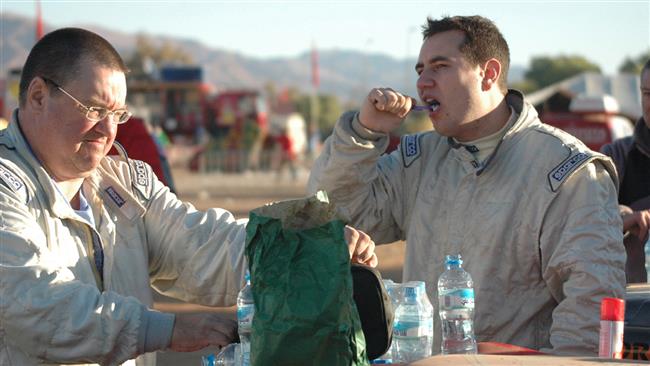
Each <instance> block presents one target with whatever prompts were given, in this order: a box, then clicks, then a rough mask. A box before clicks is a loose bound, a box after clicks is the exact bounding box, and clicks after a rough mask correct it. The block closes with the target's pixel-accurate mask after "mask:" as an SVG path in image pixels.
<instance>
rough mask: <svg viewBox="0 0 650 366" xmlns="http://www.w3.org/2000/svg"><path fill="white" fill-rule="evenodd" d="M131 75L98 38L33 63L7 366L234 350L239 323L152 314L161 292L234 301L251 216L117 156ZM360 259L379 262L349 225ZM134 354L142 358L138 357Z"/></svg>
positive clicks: (12, 262) (22, 145) (54, 45)
mask: <svg viewBox="0 0 650 366" xmlns="http://www.w3.org/2000/svg"><path fill="white" fill-rule="evenodd" d="M126 72H127V69H126V67H125V65H124V62H123V60H122V59H121V57H120V56H119V54H118V53H117V51H116V50H115V49H114V48H113V46H112V45H110V44H109V43H108V42H107V41H106V40H105V39H103V38H102V37H100V36H98V35H97V34H94V33H92V32H89V31H86V30H83V29H77V28H66V29H60V30H56V31H54V32H52V33H49V34H48V35H46V36H44V37H43V38H41V39H40V40H39V41H38V43H37V44H36V45H35V46H34V48H33V49H32V50H31V52H30V54H29V56H28V57H27V61H26V62H25V65H24V68H23V73H22V76H21V81H20V102H19V108H18V109H17V110H15V111H14V113H13V117H12V122H11V123H10V124H9V127H8V128H7V129H5V130H3V131H2V132H0V334H1V335H2V336H1V337H0V364H1V365H3V366H4V365H17V366H25V365H36V364H43V363H46V364H48V365H52V364H86V363H93V364H94V363H98V364H102V365H117V364H121V363H124V362H127V361H128V360H133V359H135V362H133V361H128V364H129V365H133V364H136V365H151V366H153V365H155V363H156V361H155V354H154V353H150V352H153V351H157V350H172V351H180V352H184V351H195V350H199V349H201V348H203V347H206V346H208V345H216V346H224V345H226V344H229V343H231V342H232V341H233V340H234V339H235V337H236V334H237V323H236V322H235V321H233V320H230V319H226V318H223V317H221V316H220V315H218V314H215V313H190V314H176V315H175V314H171V313H163V312H158V311H155V310H153V309H152V305H153V295H152V293H151V287H150V286H153V287H154V288H155V289H156V290H157V291H159V292H160V293H162V294H164V295H167V296H170V297H173V298H176V299H180V300H183V301H187V302H192V303H197V304H202V305H208V306H230V305H233V304H235V302H236V298H237V294H238V292H239V290H240V289H241V287H242V286H243V284H244V273H245V269H246V263H245V259H244V245H245V238H246V232H245V225H246V220H235V218H234V217H233V216H232V215H231V214H230V213H229V212H227V211H225V210H222V209H209V210H207V211H203V212H201V211H197V210H196V209H195V208H194V207H193V206H192V205H191V204H189V203H185V202H182V201H180V200H178V199H177V197H176V196H175V195H174V194H173V193H171V192H170V191H169V189H168V187H166V186H165V185H163V184H162V183H161V181H160V180H159V179H157V178H156V176H155V174H153V171H152V169H151V167H150V166H149V165H148V164H145V163H143V162H142V161H138V160H131V159H127V158H125V157H124V156H107V153H108V152H109V150H110V149H111V146H112V145H113V141H114V139H115V136H116V133H117V129H118V124H121V123H124V122H126V121H127V120H128V119H129V117H130V112H129V111H128V109H127V107H126V105H125V100H126V92H127V87H126V76H125V74H126ZM345 235H346V241H347V243H348V249H349V250H350V256H351V258H352V260H353V261H355V262H360V263H365V264H369V265H373V266H374V265H376V261H377V258H376V256H375V254H374V243H373V242H372V241H371V240H370V238H369V237H368V236H367V235H365V234H363V233H361V232H358V231H356V230H354V229H352V228H349V227H347V228H346V232H345ZM136 358H137V359H136Z"/></svg>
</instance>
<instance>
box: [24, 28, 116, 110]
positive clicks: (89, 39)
mask: <svg viewBox="0 0 650 366" xmlns="http://www.w3.org/2000/svg"><path fill="white" fill-rule="evenodd" d="M84 62H91V63H94V64H96V65H99V66H103V67H108V68H111V69H113V70H119V71H122V72H123V73H125V74H126V73H127V72H128V68H127V67H126V65H125V64H124V61H123V60H122V57H121V56H120V54H119V53H118V52H117V51H116V50H115V48H113V46H112V45H111V44H110V43H109V42H108V41H107V40H105V39H104V38H102V37H101V36H99V35H98V34H95V33H93V32H90V31H87V30H85V29H80V28H62V29H58V30H55V31H53V32H51V33H48V34H46V35H45V36H44V37H43V38H41V39H40V40H39V41H38V42H37V43H36V45H34V47H33V48H32V50H31V51H30V52H29V55H28V56H27V61H25V65H24V66H23V70H22V74H21V76H20V95H19V98H20V99H19V101H20V105H21V106H23V105H25V102H26V99H27V88H29V84H30V83H31V82H32V80H33V79H34V78H35V77H44V78H47V79H50V80H53V81H55V82H56V83H58V84H61V85H65V84H66V83H67V82H68V81H70V80H71V79H72V78H73V77H74V76H75V75H76V74H78V73H79V71H80V70H81V66H82V64H83V63H84Z"/></svg>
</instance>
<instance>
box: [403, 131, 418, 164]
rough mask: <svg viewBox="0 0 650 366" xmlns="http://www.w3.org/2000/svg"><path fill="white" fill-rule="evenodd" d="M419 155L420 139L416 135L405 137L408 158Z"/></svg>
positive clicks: (405, 150) (405, 152)
mask: <svg viewBox="0 0 650 366" xmlns="http://www.w3.org/2000/svg"><path fill="white" fill-rule="evenodd" d="M417 153H418V139H417V136H416V135H407V136H406V137H404V154H405V155H406V157H407V158H410V157H411V156H415V155H416V154H417Z"/></svg>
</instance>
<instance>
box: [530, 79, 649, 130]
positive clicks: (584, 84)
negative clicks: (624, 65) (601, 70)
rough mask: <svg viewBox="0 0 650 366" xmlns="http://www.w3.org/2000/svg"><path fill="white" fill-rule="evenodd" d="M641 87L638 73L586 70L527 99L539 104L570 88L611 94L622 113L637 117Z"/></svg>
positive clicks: (588, 93)
mask: <svg viewBox="0 0 650 366" xmlns="http://www.w3.org/2000/svg"><path fill="white" fill-rule="evenodd" d="M639 88H640V85H639V76H638V75H634V74H627V73H624V74H619V75H601V74H597V73H594V72H585V73H582V74H579V75H576V76H574V77H571V78H569V79H565V80H562V81H559V82H557V83H555V84H552V85H549V86H547V87H546V88H543V89H540V90H538V91H536V92H534V93H530V94H528V95H527V96H526V99H528V101H529V102H530V103H532V104H533V105H538V104H540V103H543V102H544V101H545V100H546V99H548V98H549V97H550V96H551V95H553V94H555V93H556V92H557V91H560V90H568V91H570V92H572V93H574V94H576V95H578V94H583V95H593V96H598V95H604V94H609V95H611V96H613V97H614V98H616V100H617V101H618V105H619V110H620V113H622V114H624V115H626V116H629V117H632V118H634V119H636V118H638V117H640V116H641V91H640V89H639Z"/></svg>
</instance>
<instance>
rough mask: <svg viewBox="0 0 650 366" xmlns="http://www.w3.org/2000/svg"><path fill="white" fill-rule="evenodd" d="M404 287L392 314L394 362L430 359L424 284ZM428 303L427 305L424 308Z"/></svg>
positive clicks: (429, 324) (430, 309)
mask: <svg viewBox="0 0 650 366" xmlns="http://www.w3.org/2000/svg"><path fill="white" fill-rule="evenodd" d="M420 283H421V285H420V284H417V283H406V284H404V287H403V290H404V297H403V299H402V302H401V303H400V304H399V306H398V307H397V310H396V311H395V325H394V327H393V357H394V361H395V362H411V361H416V360H420V359H423V358H426V357H429V356H431V347H432V343H433V307H432V306H431V303H430V302H429V300H428V298H427V299H426V301H425V299H423V297H425V298H426V292H425V291H424V283H423V282H420ZM427 304H428V306H427Z"/></svg>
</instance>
